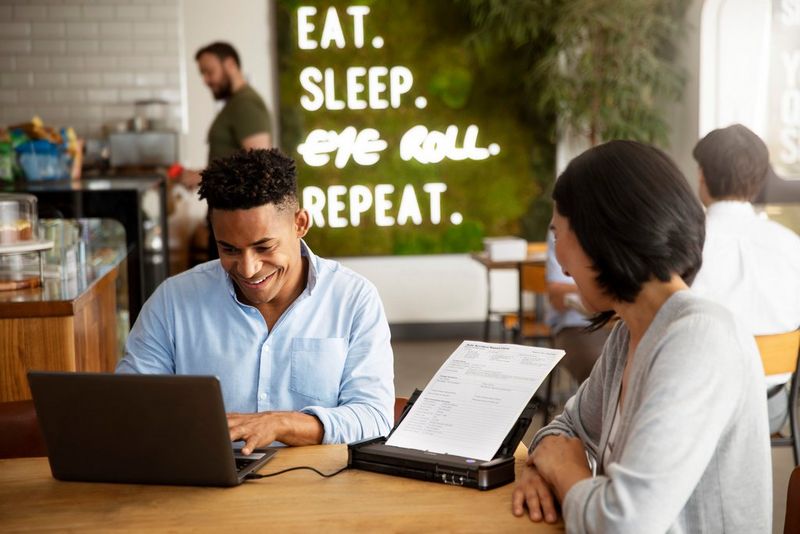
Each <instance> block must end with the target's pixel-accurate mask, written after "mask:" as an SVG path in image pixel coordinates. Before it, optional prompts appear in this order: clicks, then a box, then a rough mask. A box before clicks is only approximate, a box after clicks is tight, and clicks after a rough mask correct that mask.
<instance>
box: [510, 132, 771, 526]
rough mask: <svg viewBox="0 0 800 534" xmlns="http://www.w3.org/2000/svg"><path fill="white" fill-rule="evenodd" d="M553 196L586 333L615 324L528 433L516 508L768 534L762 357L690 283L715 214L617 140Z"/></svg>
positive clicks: (583, 518)
mask: <svg viewBox="0 0 800 534" xmlns="http://www.w3.org/2000/svg"><path fill="white" fill-rule="evenodd" d="M553 200H554V211H553V221H552V228H553V231H554V233H555V238H556V245H555V246H556V255H557V257H558V262H559V263H560V264H561V266H562V267H563V268H564V272H565V273H566V274H568V275H570V276H572V277H573V278H574V279H575V283H576V285H577V286H578V290H579V291H580V294H581V298H582V299H583V302H584V303H585V304H586V307H587V309H589V310H590V311H593V312H594V313H595V315H594V316H593V317H592V326H593V327H600V326H601V325H603V324H605V323H606V322H608V321H609V320H610V319H611V318H612V317H614V316H617V317H619V319H620V320H619V321H618V322H617V323H616V324H615V325H614V328H613V329H612V331H611V334H610V335H609V339H608V343H606V345H605V347H604V349H603V353H602V355H601V356H600V359H599V360H598V362H597V364H596V365H595V366H594V368H593V369H592V373H591V375H589V378H588V379H586V381H585V382H584V383H583V384H581V386H580V387H579V388H578V392H577V393H576V394H575V396H573V397H572V398H571V399H570V400H569V401H568V402H567V405H566V407H565V408H564V412H563V413H562V414H560V415H559V416H557V417H556V418H555V419H554V420H553V422H551V423H550V424H549V425H547V426H545V427H544V428H542V429H541V430H540V431H539V432H538V433H537V434H536V435H535V436H534V438H533V442H532V444H531V448H530V455H529V457H528V461H527V463H526V466H525V468H524V470H523V472H522V475H521V477H520V479H519V481H518V483H517V486H516V487H515V488H514V491H513V494H512V511H513V513H514V514H515V515H518V516H521V515H523V514H524V513H525V507H526V506H527V509H528V515H529V516H530V518H531V519H532V520H533V521H541V520H542V519H543V518H544V520H545V521H548V522H553V521H555V520H556V518H557V515H556V499H557V500H558V501H559V502H560V503H561V511H562V513H563V516H564V521H565V523H566V530H567V532H636V533H639V532H667V531H669V532H722V531H723V530H724V531H725V532H742V533H744V532H765V531H767V532H768V531H769V530H770V524H771V521H772V502H771V501H772V481H771V473H772V469H771V457H770V445H769V436H768V433H767V417H766V415H767V407H766V398H765V397H764V390H763V380H764V375H763V371H762V368H761V361H760V359H759V355H758V349H757V348H756V345H755V340H754V339H753V337H752V336H750V335H749V334H748V333H746V332H743V331H741V330H739V329H738V327H737V324H736V322H735V320H734V318H733V316H732V314H731V313H730V312H729V311H728V310H727V309H726V308H724V307H723V306H721V305H719V304H717V303H715V302H713V301H710V300H707V299H705V298H702V297H700V296H698V295H696V294H695V293H694V292H693V291H691V290H690V289H689V287H688V284H690V283H691V282H692V280H693V278H694V276H695V274H696V273H697V270H698V269H699V268H700V263H701V260H702V250H703V237H704V234H705V220H704V219H705V218H704V214H703V208H702V206H701V205H700V202H699V201H698V200H697V197H696V196H695V195H694V194H693V193H692V191H691V189H690V187H689V185H688V184H687V182H686V180H685V178H684V176H683V175H682V174H681V172H680V170H679V169H678V167H677V166H676V165H675V164H674V163H673V162H672V160H670V159H669V157H668V156H666V155H665V154H664V153H663V152H661V151H660V150H657V149H655V148H653V147H650V146H647V145H643V144H640V143H636V142H633V141H612V142H610V143H606V144H604V145H600V146H597V147H595V148H592V149H590V150H588V151H586V152H584V153H583V154H582V155H580V156H578V157H577V158H575V159H574V160H572V162H571V163H570V164H569V166H568V167H567V169H566V170H565V171H564V173H563V174H562V175H561V176H560V177H559V179H558V180H557V181H556V184H555V188H554V191H553ZM587 453H588V455H589V456H590V457H591V458H592V459H593V461H594V463H595V469H596V473H595V474H593V473H592V470H591V468H590V466H589V463H588V462H587Z"/></svg>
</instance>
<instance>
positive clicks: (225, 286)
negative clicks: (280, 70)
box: [117, 149, 394, 454]
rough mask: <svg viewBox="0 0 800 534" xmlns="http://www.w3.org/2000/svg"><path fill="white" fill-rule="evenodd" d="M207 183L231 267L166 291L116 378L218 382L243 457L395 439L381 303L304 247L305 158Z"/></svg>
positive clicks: (131, 342) (361, 282)
mask: <svg viewBox="0 0 800 534" xmlns="http://www.w3.org/2000/svg"><path fill="white" fill-rule="evenodd" d="M202 176H203V180H202V182H201V185H200V197H201V198H205V199H206V200H207V201H208V209H209V219H210V221H211V224H212V226H213V228H214V233H215V235H216V239H217V245H218V247H219V253H220V259H219V260H214V261H210V262H208V263H204V264H202V265H198V266H197V267H195V268H194V269H191V270H189V271H187V272H185V273H182V274H179V275H177V276H174V277H172V278H170V279H168V280H167V281H165V282H164V283H163V284H161V286H159V288H158V289H157V290H156V291H155V293H154V294H153V295H152V296H151V297H150V299H149V300H148V301H147V303H146V304H145V305H144V307H143V308H142V311H141V313H140V315H139V318H138V319H137V321H136V324H135V325H134V326H133V329H132V330H131V333H130V336H129V337H128V341H127V344H126V347H125V356H124V358H123V359H122V360H121V361H120V363H119V365H118V366H117V372H121V373H162V374H163V373H168V374H193V375H215V376H217V377H219V380H220V384H221V386H222V394H223V398H224V401H225V409H226V411H227V412H228V426H229V429H230V437H231V440H232V441H240V440H241V441H245V445H244V447H243V450H242V452H244V453H245V454H249V452H250V451H251V450H252V449H254V448H256V447H263V446H268V445H270V444H271V443H273V442H276V441H277V442H281V443H284V444H286V445H310V444H317V443H347V442H352V441H357V440H360V439H365V438H369V437H375V436H380V435H386V434H387V433H388V432H389V430H390V429H391V427H392V422H393V406H394V385H393V380H394V376H393V357H392V349H391V345H390V343H389V338H390V336H389V325H388V323H387V321H386V316H385V314H384V311H383V306H382V304H381V301H380V298H379V297H378V293H377V290H376V289H375V287H374V286H373V285H372V284H371V283H370V282H368V281H367V280H366V279H365V278H363V277H361V276H360V275H358V274H356V273H354V272H352V271H350V270H349V269H347V268H345V267H343V266H341V265H340V264H339V263H337V262H335V261H331V260H326V259H323V258H319V257H317V256H315V255H314V254H313V253H312V252H311V250H310V249H309V247H308V246H307V245H306V244H305V242H303V240H302V238H303V237H304V236H305V235H306V233H307V232H308V228H309V216H308V213H307V212H306V211H305V210H304V209H302V208H300V207H299V206H298V202H297V182H296V171H295V164H294V161H292V160H291V159H290V158H288V157H286V156H285V155H283V154H282V153H281V152H279V151H278V150H277V149H270V150H250V151H247V152H239V153H237V154H234V155H232V156H229V157H227V158H222V159H218V160H215V161H213V162H212V163H210V164H209V166H208V167H207V168H206V170H205V171H203V173H202ZM198 417H202V414H198Z"/></svg>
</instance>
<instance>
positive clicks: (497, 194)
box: [278, 0, 541, 256]
mask: <svg viewBox="0 0 800 534" xmlns="http://www.w3.org/2000/svg"><path fill="white" fill-rule="evenodd" d="M278 6H279V10H278V12H279V21H278V27H279V31H280V36H279V62H280V103H281V124H282V139H281V145H282V147H283V149H284V150H286V151H287V152H288V153H289V154H291V155H292V156H293V157H295V159H296V160H297V163H298V177H299V185H300V189H301V197H302V198H301V202H302V204H303V206H304V207H305V208H306V209H307V210H308V211H309V213H310V214H311V220H312V225H313V229H312V231H311V232H310V234H309V237H308V240H309V242H310V244H311V245H312V247H313V248H314V249H315V250H317V251H319V252H320V253H321V254H324V255H332V256H347V255H364V254H414V253H440V252H466V251H469V250H476V249H479V248H480V247H481V239H482V238H483V237H484V236H485V235H502V234H515V233H519V219H520V217H521V216H522V215H523V214H525V212H526V211H527V210H528V208H529V206H530V204H531V201H532V199H534V198H535V197H536V196H537V195H539V194H540V193H541V192H540V190H539V187H538V186H537V185H536V183H535V182H534V179H533V166H534V153H535V149H536V147H535V146H534V136H533V135H532V132H533V128H534V127H536V125H533V124H527V123H526V122H525V121H524V120H523V119H522V117H521V116H520V113H519V106H518V105H517V104H518V102H517V99H518V98H519V93H520V91H519V87H520V84H521V83H522V82H521V80H520V75H519V73H518V72H515V71H514V70H513V66H512V63H513V61H509V60H504V59H503V58H488V60H485V61H479V60H478V58H477V55H476V53H475V51H474V50H473V47H470V46H468V44H467V39H468V36H469V34H470V31H471V28H470V24H469V20H468V18H467V17H466V14H465V13H463V7H459V4H456V3H454V2H453V3H451V2H449V1H438V2H425V1H414V2H389V1H380V0H378V1H372V2H366V3H362V4H355V3H352V2H340V1H328V2H294V1H289V0H280V1H279V3H278Z"/></svg>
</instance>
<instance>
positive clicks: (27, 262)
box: [0, 194, 53, 291]
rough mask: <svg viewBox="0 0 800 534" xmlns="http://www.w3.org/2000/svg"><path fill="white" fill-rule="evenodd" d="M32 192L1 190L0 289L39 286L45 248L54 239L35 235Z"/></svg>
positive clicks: (35, 203)
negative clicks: (22, 192) (30, 193)
mask: <svg viewBox="0 0 800 534" xmlns="http://www.w3.org/2000/svg"><path fill="white" fill-rule="evenodd" d="M36 205H37V200H36V197H35V196H33V195H20V194H16V195H15V194H0V291H13V290H16V289H25V288H31V287H38V286H40V285H41V284H42V278H43V275H44V269H43V267H44V259H43V254H44V253H45V251H47V250H49V249H51V248H52V247H53V242H52V241H50V240H46V239H40V238H39V237H40V236H39V235H38V221H37V219H38V212H37V208H36Z"/></svg>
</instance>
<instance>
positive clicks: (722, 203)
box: [706, 200, 756, 217]
mask: <svg viewBox="0 0 800 534" xmlns="http://www.w3.org/2000/svg"><path fill="white" fill-rule="evenodd" d="M755 213H756V212H755V210H754V209H753V205H752V204H750V203H749V202H744V201H741V200H718V201H716V202H714V203H712V204H711V205H710V206H709V207H708V208H707V209H706V215H707V216H712V215H713V216H723V217H743V216H751V217H752V216H753V215H755Z"/></svg>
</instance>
